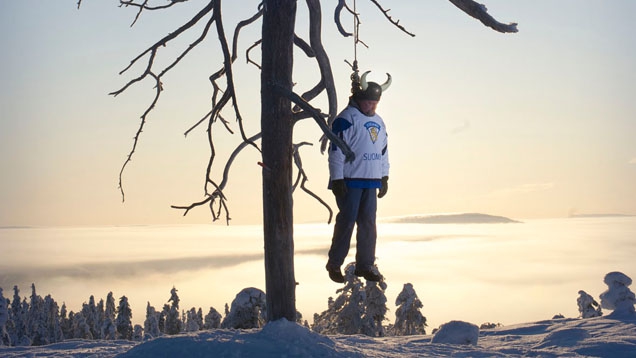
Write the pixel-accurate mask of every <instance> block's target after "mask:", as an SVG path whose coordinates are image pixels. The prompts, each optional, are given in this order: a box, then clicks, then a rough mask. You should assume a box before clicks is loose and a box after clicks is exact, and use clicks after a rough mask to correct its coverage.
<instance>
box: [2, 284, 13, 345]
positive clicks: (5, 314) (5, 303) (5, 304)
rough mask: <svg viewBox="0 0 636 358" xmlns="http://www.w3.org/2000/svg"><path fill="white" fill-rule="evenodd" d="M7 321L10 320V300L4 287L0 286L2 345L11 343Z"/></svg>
mask: <svg viewBox="0 0 636 358" xmlns="http://www.w3.org/2000/svg"><path fill="white" fill-rule="evenodd" d="M7 322H9V300H7V299H6V298H4V295H3V294H2V287H0V346H10V345H11V338H10V337H9V332H7Z"/></svg>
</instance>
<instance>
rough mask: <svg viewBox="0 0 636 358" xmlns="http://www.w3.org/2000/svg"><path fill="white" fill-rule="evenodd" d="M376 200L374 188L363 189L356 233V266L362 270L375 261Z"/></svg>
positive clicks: (368, 268)
mask: <svg viewBox="0 0 636 358" xmlns="http://www.w3.org/2000/svg"><path fill="white" fill-rule="evenodd" d="M377 202H378V200H377V198H376V189H363V192H362V195H361V197H360V211H359V214H358V218H357V224H358V232H357V234H356V267H357V268H358V269H360V270H363V271H368V270H371V269H372V268H373V265H374V263H375V245H376V241H377V237H378V234H377V230H376V211H377V206H378V205H377Z"/></svg>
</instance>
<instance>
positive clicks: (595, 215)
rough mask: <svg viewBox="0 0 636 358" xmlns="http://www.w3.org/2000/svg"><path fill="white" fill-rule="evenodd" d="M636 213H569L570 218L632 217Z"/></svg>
mask: <svg viewBox="0 0 636 358" xmlns="http://www.w3.org/2000/svg"><path fill="white" fill-rule="evenodd" d="M633 216H636V215H629V214H612V213H609V214H571V215H570V216H569V217H570V218H612V217H619V218H620V217H633Z"/></svg>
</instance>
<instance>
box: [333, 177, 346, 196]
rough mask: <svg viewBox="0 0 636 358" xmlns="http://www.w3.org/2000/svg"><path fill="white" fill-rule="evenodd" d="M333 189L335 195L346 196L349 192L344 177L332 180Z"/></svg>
mask: <svg viewBox="0 0 636 358" xmlns="http://www.w3.org/2000/svg"><path fill="white" fill-rule="evenodd" d="M331 191H333V194H334V195H335V196H338V197H340V196H344V195H345V194H346V193H347V184H346V183H345V181H344V179H336V180H332V181H331Z"/></svg>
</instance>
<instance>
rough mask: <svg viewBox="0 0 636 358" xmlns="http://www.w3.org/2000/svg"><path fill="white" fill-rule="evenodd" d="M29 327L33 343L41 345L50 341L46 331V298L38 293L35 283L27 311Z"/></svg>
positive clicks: (32, 285) (32, 286) (28, 332)
mask: <svg viewBox="0 0 636 358" xmlns="http://www.w3.org/2000/svg"><path fill="white" fill-rule="evenodd" d="M27 328H28V331H27V334H28V335H29V338H30V339H31V345H34V346H41V345H45V344H48V343H49V342H48V340H47V332H46V313H45V311H44V300H43V299H42V297H40V296H39V295H38V294H37V292H36V290H35V284H31V298H30V302H29V309H28V312H27Z"/></svg>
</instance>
